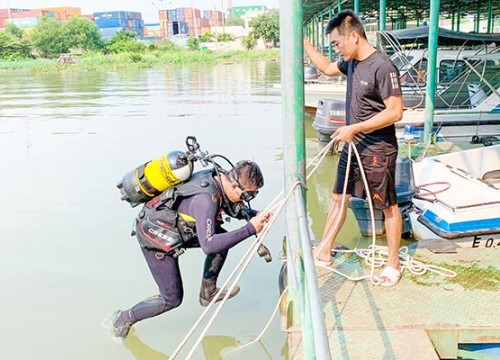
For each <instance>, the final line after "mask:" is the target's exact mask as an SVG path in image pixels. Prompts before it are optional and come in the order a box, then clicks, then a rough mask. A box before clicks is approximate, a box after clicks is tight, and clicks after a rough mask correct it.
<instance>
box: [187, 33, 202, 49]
mask: <svg viewBox="0 0 500 360" xmlns="http://www.w3.org/2000/svg"><path fill="white" fill-rule="evenodd" d="M187 45H188V49H189V50H198V49H199V47H200V39H198V38H197V37H195V36H191V37H189V39H188V41H187Z"/></svg>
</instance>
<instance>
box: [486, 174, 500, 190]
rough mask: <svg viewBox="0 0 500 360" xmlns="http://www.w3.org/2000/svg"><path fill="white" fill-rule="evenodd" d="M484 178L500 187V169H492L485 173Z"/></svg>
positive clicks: (494, 185)
mask: <svg viewBox="0 0 500 360" xmlns="http://www.w3.org/2000/svg"><path fill="white" fill-rule="evenodd" d="M482 180H483V181H484V182H486V183H488V184H489V185H491V186H493V187H494V188H496V189H500V170H492V171H488V172H487V173H485V174H484V175H483V177H482Z"/></svg>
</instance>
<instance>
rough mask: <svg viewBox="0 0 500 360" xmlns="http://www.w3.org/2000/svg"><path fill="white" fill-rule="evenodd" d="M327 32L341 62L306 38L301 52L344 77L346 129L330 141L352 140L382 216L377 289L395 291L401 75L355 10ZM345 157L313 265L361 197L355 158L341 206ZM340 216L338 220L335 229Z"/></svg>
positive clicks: (325, 258) (321, 260) (323, 258)
mask: <svg viewBox="0 0 500 360" xmlns="http://www.w3.org/2000/svg"><path fill="white" fill-rule="evenodd" d="M325 33H326V35H328V36H329V37H330V41H331V43H332V46H333V48H334V50H335V51H336V52H337V53H338V54H339V55H340V56H341V57H342V58H343V59H342V60H340V61H338V62H333V63H332V62H330V61H329V60H328V59H327V58H326V57H325V56H324V55H323V54H321V53H320V52H319V51H318V50H316V49H315V48H314V46H313V45H312V44H311V43H310V42H309V41H307V39H304V50H305V52H306V53H307V55H308V56H309V58H310V59H311V61H312V62H313V63H314V65H316V67H317V68H318V69H319V70H320V71H321V72H323V73H324V74H325V75H329V76H340V75H346V76H347V95H346V119H347V124H346V126H342V127H340V128H338V129H337V131H335V132H334V133H333V134H332V136H331V138H332V139H334V140H336V141H342V142H350V141H352V142H353V143H354V145H355V146H356V148H357V150H358V152H359V154H360V157H361V161H362V165H363V168H364V171H365V174H366V177H367V179H368V185H369V188H370V195H371V197H372V201H373V204H374V206H375V207H376V208H378V209H382V210H383V212H384V215H385V229H386V233H387V242H388V245H389V258H388V263H387V266H386V268H385V269H384V270H383V271H382V274H381V285H382V286H393V285H395V284H396V283H397V282H398V281H399V278H400V276H401V265H400V263H399V245H400V242H401V232H402V220H401V213H400V212H399V207H398V205H397V198H396V189H395V169H396V157H397V152H398V144H397V139H396V130H395V127H394V123H395V122H397V121H399V120H401V118H402V116H403V100H402V97H401V86H400V83H399V73H398V70H397V69H396V67H395V66H394V65H393V64H392V62H391V60H390V59H389V57H388V56H387V55H384V54H382V53H380V52H379V51H378V50H377V49H375V48H374V47H373V46H372V45H371V44H370V43H369V42H368V40H367V38H366V33H365V30H364V28H363V25H362V24H361V21H360V19H359V18H358V16H357V15H356V14H355V13H354V12H353V11H351V10H344V11H341V12H339V13H338V14H336V15H335V16H334V17H333V18H332V19H331V20H330V22H329V23H328V25H327V27H326V31H325ZM347 156H348V146H347V145H346V146H344V149H343V151H342V154H341V157H340V161H339V165H338V173H337V180H336V183H335V186H334V189H333V194H332V202H331V208H330V211H329V213H328V217H327V221H326V225H325V230H324V232H323V238H322V240H321V243H320V245H319V246H318V250H316V253H315V254H314V256H315V259H316V263H317V264H321V265H325V264H330V262H331V249H332V247H333V243H334V241H335V238H336V237H337V235H338V233H339V231H340V228H341V227H342V225H343V224H344V222H345V218H346V214H347V204H348V202H349V198H350V196H351V195H357V196H360V197H364V194H363V192H362V190H363V185H362V178H361V174H360V169H359V165H358V164H357V161H356V158H355V157H354V156H353V157H352V159H351V170H350V172H349V179H348V186H347V194H346V196H345V201H344V204H342V203H341V202H342V192H343V186H344V181H345V176H346V170H347ZM360 182H361V183H360ZM360 190H361V191H360ZM341 209H342V210H343V211H342V212H341V211H340V210H341ZM339 217H340V221H339V222H338V226H337V227H335V224H336V223H337V219H338V218H339Z"/></svg>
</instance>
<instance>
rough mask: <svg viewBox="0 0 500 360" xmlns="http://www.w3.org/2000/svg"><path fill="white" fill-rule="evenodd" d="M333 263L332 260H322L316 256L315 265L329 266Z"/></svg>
mask: <svg viewBox="0 0 500 360" xmlns="http://www.w3.org/2000/svg"><path fill="white" fill-rule="evenodd" d="M332 263H333V261H332V260H330V261H325V260H320V259H316V258H314V265H316V266H320V267H321V266H322V267H328V266H332Z"/></svg>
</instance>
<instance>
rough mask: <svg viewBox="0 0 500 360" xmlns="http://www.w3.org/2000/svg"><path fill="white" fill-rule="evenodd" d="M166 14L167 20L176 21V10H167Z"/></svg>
mask: <svg viewBox="0 0 500 360" xmlns="http://www.w3.org/2000/svg"><path fill="white" fill-rule="evenodd" d="M167 13H168V19H169V20H177V9H174V10H168V11H167Z"/></svg>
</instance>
